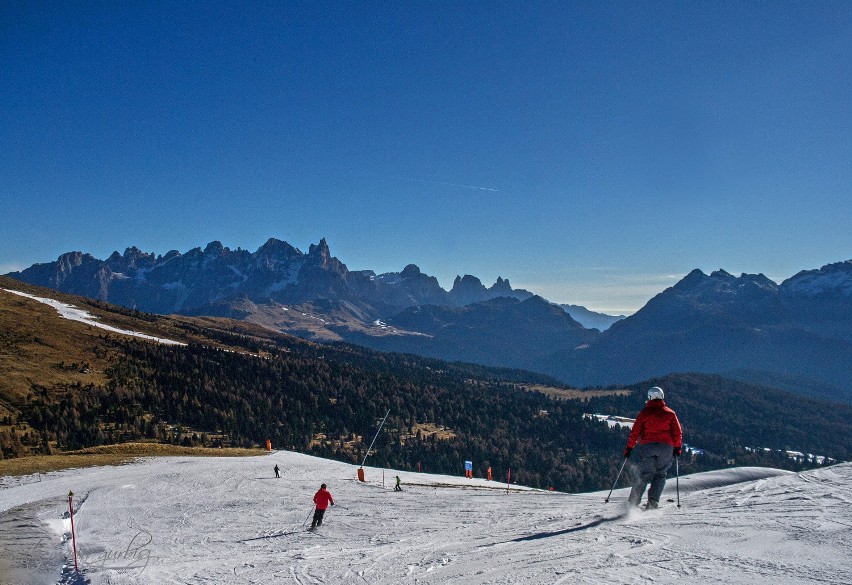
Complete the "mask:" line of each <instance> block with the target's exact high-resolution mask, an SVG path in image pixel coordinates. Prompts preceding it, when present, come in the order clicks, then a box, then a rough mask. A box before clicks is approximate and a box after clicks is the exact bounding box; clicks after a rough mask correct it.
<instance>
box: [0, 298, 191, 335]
mask: <svg viewBox="0 0 852 585" xmlns="http://www.w3.org/2000/svg"><path fill="white" fill-rule="evenodd" d="M3 290H5V291H6V292H8V293H12V294H15V295H18V296H22V297H27V298H29V299H32V300H34V301H38V302H40V303H44V304H45V305H50V306H51V307H53V308H54V309H56V311H57V312H58V313H59V314H60V316H62V317H64V318H66V319H69V320H71V321H79V322H80V323H85V324H86V325H91V326H93V327H97V328H99V329H104V330H106V331H110V332H112V333H120V334H122V335H130V336H132V337H139V338H142V339H148V340H151V341H156V342H157V343H163V344H165V345H186V344H185V343H182V342H180V341H174V340H172V339H165V338H163V337H155V336H153V335H147V334H145V333H139V332H138V331H129V330H127V329H119V328H118V327H113V326H112V325H107V324H105V323H101V322H100V321H98V318H97V317H95V316H94V315H92V314H91V313H89V312H88V311H85V310H83V309H80V308H77V307H75V306H74V305H69V304H67V303H60V302H59V301H57V300H54V299H46V298H43V297H37V296H35V295H30V294H27V293H24V292H20V291H16V290H9V289H3Z"/></svg>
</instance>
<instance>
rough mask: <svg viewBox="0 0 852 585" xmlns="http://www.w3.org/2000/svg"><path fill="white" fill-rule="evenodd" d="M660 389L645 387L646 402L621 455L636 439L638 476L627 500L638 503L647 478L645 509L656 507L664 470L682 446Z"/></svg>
mask: <svg viewBox="0 0 852 585" xmlns="http://www.w3.org/2000/svg"><path fill="white" fill-rule="evenodd" d="M664 397H665V396H664V394H663V389H662V388H660V387H658V386H654V387H653V388H651V389H650V390H648V402H647V403H646V404H645V408H643V409H642V412H640V413H639V416H638V417H636V422H635V423H633V430H631V431H630V437H629V438H628V439H627V447H626V448H625V449H624V458H625V459H626V458H628V457H630V452H631V451H633V448H634V447H635V446H636V443H639V449H638V450H637V451H638V452H639V476H638V477H637V478H636V481H635V482H634V484H633V489H631V490H630V497H629V498H628V501H629V502H630V504H631V505H632V506H638V505H639V502H641V501H642V495H643V494H644V493H645V488H647V487H648V482H650V483H651V489H649V490H648V503H647V504H645V509H646V510H647V509H653V508H658V507H659V506H660V495H661V494H662V493H663V488H664V487H665V486H666V474H667V473H668V471H669V467H671V465H672V461H673V460H674V458H675V457H678V456H679V455H680V452H681V448H682V441H683V430H682V429H681V427H680V421H679V420H678V419H677V415H676V414H675V411H673V410H672V409H671V408H669V407H668V406H666V403H665V401H664V400H663V398H664Z"/></svg>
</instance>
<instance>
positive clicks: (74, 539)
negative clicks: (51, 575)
mask: <svg viewBox="0 0 852 585" xmlns="http://www.w3.org/2000/svg"><path fill="white" fill-rule="evenodd" d="M73 497H74V492H72V491H69V492H68V512H69V513H70V514H71V544H72V546H73V548H74V571H75V572H76V573H79V572H80V568H79V567H78V566H77V536H76V535H75V534H74V506H73V505H72V504H71V499H72V498H73Z"/></svg>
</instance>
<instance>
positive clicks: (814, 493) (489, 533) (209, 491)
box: [0, 451, 852, 585]
mask: <svg viewBox="0 0 852 585" xmlns="http://www.w3.org/2000/svg"><path fill="white" fill-rule="evenodd" d="M276 463H277V464H278V465H279V466H280V467H281V469H282V472H283V473H282V478H281V479H274V477H273V475H274V474H273V471H272V467H273V466H274V465H275V464H276ZM356 469H357V468H356V467H355V466H351V465H346V464H343V463H339V462H334V461H329V460H324V459H318V458H314V457H309V456H306V455H301V454H296V453H290V452H283V451H281V452H275V453H272V454H270V455H267V456H264V457H255V458H245V459H231V458H181V457H168V458H157V459H145V460H141V461H139V462H137V463H134V464H131V465H124V466H119V467H101V468H91V469H80V470H67V471H63V472H54V473H49V474H47V475H42V476H40V477H38V478H37V477H35V476H30V477H25V478H4V479H3V480H2V482H0V488H2V489H0V552H2V555H0V558H2V561H0V569H2V573H0V575H2V576H3V582H4V583H9V584H10V585H11V584H17V583H21V584H23V583H27V584H31V583H57V581H59V582H60V583H63V584H68V583H74V581H73V580H72V579H71V577H72V575H73V571H71V572H68V570H67V569H66V574H65V576H64V577H63V574H62V562H64V563H65V565H66V567H68V566H70V567H73V560H72V557H71V543H70V540H68V536H67V531H68V521H67V520H63V518H62V516H63V513H64V512H66V511H67V508H68V500H67V494H68V491H69V490H73V491H74V493H75V494H76V495H75V499H74V503H75V508H76V510H77V511H76V513H75V527H76V532H77V543H78V549H79V552H80V564H81V569H82V571H83V576H84V578H85V579H86V580H87V581H88V582H90V583H92V584H93V585H99V584H106V583H109V584H112V585H115V584H118V585H125V584H131V585H141V584H155V583H156V584H163V583H181V584H183V583H191V584H225V583H258V584H266V583H273V582H275V583H294V584H303V585H308V584H319V583H328V584H337V583H343V584H346V583H380V584H381V583H387V584H396V583H411V584H414V583H418V584H445V583H464V584H465V585H478V584H491V583H493V584H496V583H501V584H521V583H523V584H548V585H551V584H568V583H571V584H575V583H579V584H599V583H614V584H618V583H654V584H675V583H677V584H678V585H680V584H684V583H708V582H712V583H725V584H748V585H754V584H757V583H767V584H768V583H772V584H773V585H777V584H779V583H813V584H817V583H819V584H827V583H831V584H844V583H845V584H852V566H850V563H849V550H850V546H852V506H850V504H852V489H850V487H852V464H842V465H837V466H834V467H830V468H824V469H820V470H815V471H810V472H805V473H802V474H792V473H789V472H782V471H778V470H771V469H760V468H743V469H729V470H723V471H718V472H711V473H706V474H697V475H693V476H685V477H681V478H680V486H681V490H680V497H681V503H682V507H681V508H678V507H677V506H676V505H675V504H674V503H670V502H666V500H667V499H669V498H675V497H676V496H675V482H674V481H670V482H669V483H668V485H667V486H666V492H664V494H663V501H664V503H665V505H664V507H663V508H662V509H660V510H655V511H651V512H644V513H643V512H638V511H630V512H628V511H627V510H626V507H625V499H626V495H627V490H625V489H619V490H616V491H615V492H614V493H613V497H612V499H611V501H610V503H608V504H605V503H604V498H605V496H606V492H601V493H590V494H571V495H569V494H561V493H553V492H543V491H536V490H525V491H521V490H519V491H512V492H511V493H510V494H508V495H507V494H506V490H505V487H506V486H505V484H500V483H499V482H488V481H485V480H481V479H474V480H468V479H465V478H462V477H459V478H455V477H448V476H439V475H430V474H418V473H411V472H395V471H391V472H390V473H388V474H386V478H387V485H386V486H385V487H382V485H381V478H382V470H381V469H375V468H369V467H368V468H365V472H366V475H367V480H368V482H367V483H366V484H362V483H359V482H358V481H357V480H356V479H355V475H356ZM397 473H398V474H399V475H400V477H401V479H402V485H403V490H404V491H402V492H399V493H397V492H394V491H393V489H392V484H393V477H394V476H395V475H396V474H397ZM321 482H326V483H328V485H329V490H330V491H331V492H332V494H333V495H334V498H335V502H336V503H337V505H336V506H334V507H332V508H330V509H329V511H328V512H327V513H326V517H325V522H324V524H323V525H322V527H320V528H319V529H318V530H317V531H315V532H308V531H307V530H306V529H305V527H304V526H305V524H306V522H309V521H310V518H309V516H310V515H311V514H312V511H313V505H312V502H311V498H312V496H313V494H314V492H315V491H316V490H317V489H318V488H319V484H320V483H321ZM738 482H739V483H738ZM413 484H417V485H413ZM512 487H513V488H514V487H516V486H512ZM459 488H467V489H459ZM471 488H475V489H471ZM33 539H35V540H33ZM34 542H35V543H36V544H38V546H34V547H31V546H29V544H27V543H30V544H31V543H34Z"/></svg>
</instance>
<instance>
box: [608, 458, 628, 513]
mask: <svg viewBox="0 0 852 585" xmlns="http://www.w3.org/2000/svg"><path fill="white" fill-rule="evenodd" d="M625 463H627V457H625V458H624V461H623V462H622V464H621V469H619V470H618V475H616V476H615V481H614V482H612V487H611V488H610V490H609V493H608V494H607V496H606V499H605V500H604V504H608V503H609V497H610V496H611V495H612V490H614V489H615V484H617V483H618V478H620V477H621V472H622V471H624V464H625Z"/></svg>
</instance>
